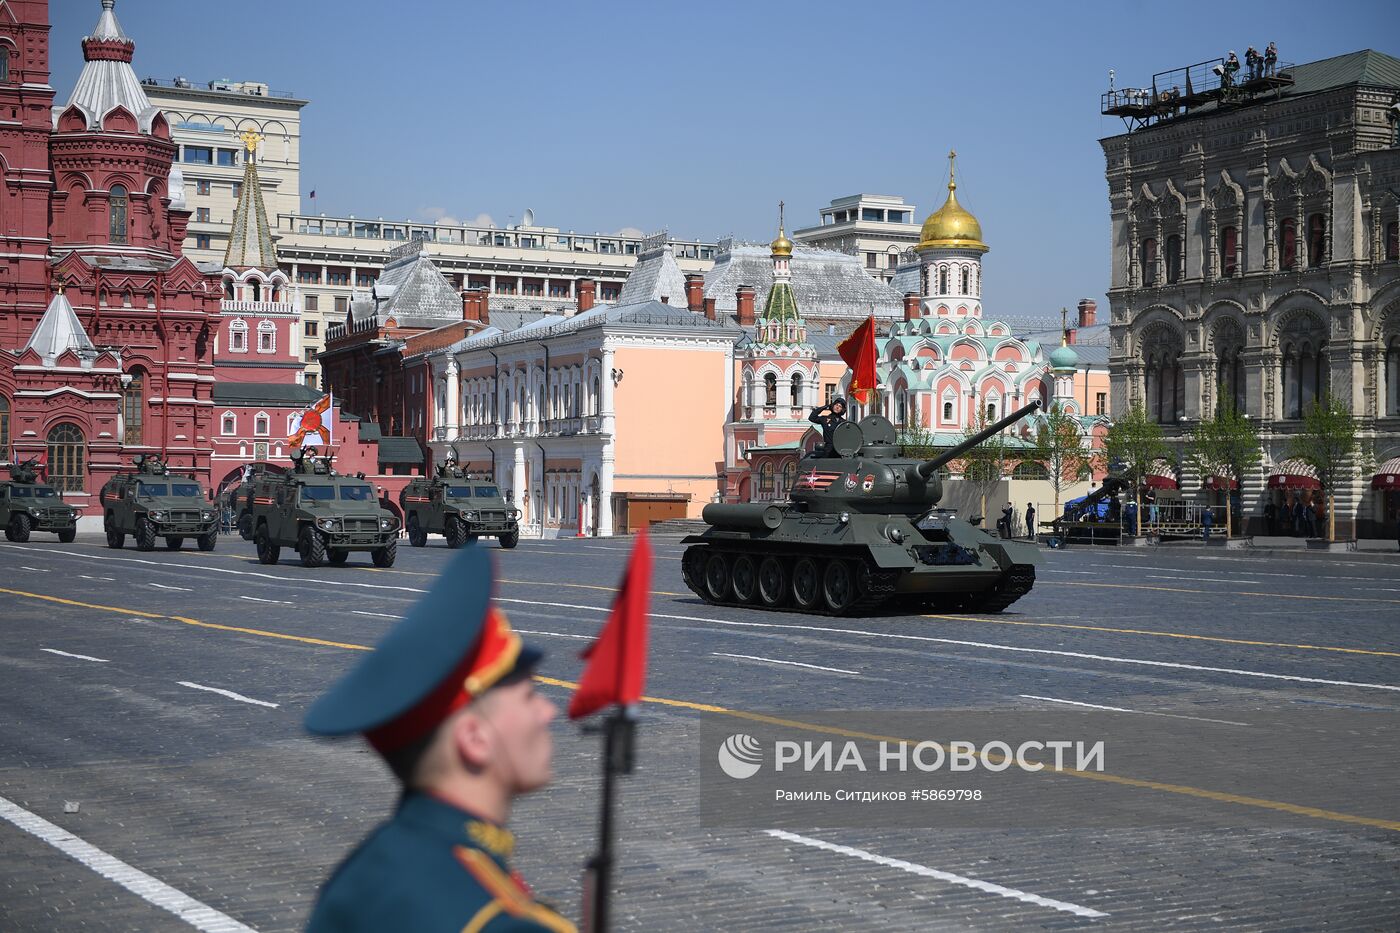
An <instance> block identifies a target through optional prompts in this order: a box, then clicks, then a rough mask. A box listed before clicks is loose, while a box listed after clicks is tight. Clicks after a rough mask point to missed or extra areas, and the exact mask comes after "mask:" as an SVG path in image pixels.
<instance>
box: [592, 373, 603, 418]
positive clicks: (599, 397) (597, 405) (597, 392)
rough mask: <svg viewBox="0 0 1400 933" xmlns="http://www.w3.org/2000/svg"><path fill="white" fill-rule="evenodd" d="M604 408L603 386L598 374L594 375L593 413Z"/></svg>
mask: <svg viewBox="0 0 1400 933" xmlns="http://www.w3.org/2000/svg"><path fill="white" fill-rule="evenodd" d="M602 410H603V388H602V383H601V382H600V381H599V379H598V377H597V376H594V377H593V414H595V415H596V414H598V413H600V412H601V411H602Z"/></svg>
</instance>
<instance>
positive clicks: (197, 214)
mask: <svg viewBox="0 0 1400 933" xmlns="http://www.w3.org/2000/svg"><path fill="white" fill-rule="evenodd" d="M194 219H195V220H197V221H199V222H200V223H202V224H207V223H209V208H207V207H197V208H195V211H194Z"/></svg>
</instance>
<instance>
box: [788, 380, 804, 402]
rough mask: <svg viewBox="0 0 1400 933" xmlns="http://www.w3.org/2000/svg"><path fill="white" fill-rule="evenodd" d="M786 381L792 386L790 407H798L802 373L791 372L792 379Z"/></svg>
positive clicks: (800, 398)
mask: <svg viewBox="0 0 1400 933" xmlns="http://www.w3.org/2000/svg"><path fill="white" fill-rule="evenodd" d="M788 381H789V384H790V385H791V386H792V407H793V408H800V407H801V406H802V374H801V373H793V374H792V379H790V380H788Z"/></svg>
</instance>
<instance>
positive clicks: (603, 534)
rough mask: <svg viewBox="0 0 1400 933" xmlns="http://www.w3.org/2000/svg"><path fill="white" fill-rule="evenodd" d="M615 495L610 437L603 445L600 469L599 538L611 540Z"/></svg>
mask: <svg viewBox="0 0 1400 933" xmlns="http://www.w3.org/2000/svg"><path fill="white" fill-rule="evenodd" d="M612 495H613V442H612V438H611V437H609V438H608V439H607V440H606V441H605V442H604V444H603V460H602V465H601V466H600V467H599V469H598V537H600V538H611V537H612V534H613V519H612Z"/></svg>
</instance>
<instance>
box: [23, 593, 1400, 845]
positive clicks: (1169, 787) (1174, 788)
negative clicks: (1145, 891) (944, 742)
mask: <svg viewBox="0 0 1400 933" xmlns="http://www.w3.org/2000/svg"><path fill="white" fill-rule="evenodd" d="M0 593H8V594H10V595H12V596H22V597H25V598H28V599H37V600H42V601H44V602H51V603H58V604H61V605H65V606H77V607H79V608H82V609H97V610H100V611H103V612H115V613H119V614H121V615H133V616H140V617H141V618H145V619H169V620H171V621H174V622H180V623H182V624H184V625H193V626H197V627H199V628H208V629H216V630H218V631H224V632H236V633H239V634H243V635H255V636H258V637H262V638H274V639H280V640H284V641H293V642H298V643H301V644H307V645H316V646H318V647H325V648H342V649H348V650H351V651H370V650H372V649H371V647H370V646H369V645H357V644H354V643H351V642H335V641H327V640H325V639H321V638H308V637H306V636H303V635H288V634H286V633H284V632H270V631H266V630H264V629H254V628H243V627H241V626H235V625H220V624H218V623H215V622H201V621H199V620H198V619H190V618H187V617H185V616H172V615H162V614H160V613H154V612H143V611H141V610H137V609H125V608H122V607H119V606H103V605H99V604H97V603H85V602H79V601H78V600H75V599H64V598H62V597H59V596H46V595H44V594H41V593H27V592H25V591H23V590H12V589H5V588H0ZM536 679H537V680H538V681H539V682H540V683H544V684H549V685H551V686H555V687H564V688H567V689H570V690H573V689H577V687H578V684H577V683H575V682H573V681H569V680H560V679H558V678H555V677H545V676H540V675H537V676H536ZM642 702H644V703H653V704H656V705H658V706H670V707H675V708H679V709H689V710H695V711H697V712H702V713H713V714H716V715H720V716H731V717H733V718H736V719H746V720H749V721H751V722H762V723H767V724H769V725H775V726H782V727H784V728H789V729H801V730H804V731H807V732H816V733H819V734H823V735H839V736H843V737H846V738H853V739H865V740H868V741H876V742H911V743H914V744H917V743H918V742H920V741H924V740H921V739H907V738H900V737H897V736H887V735H875V734H872V733H868V732H857V731H855V730H851V729H842V728H840V727H838V726H827V725H821V724H818V723H810V722H802V721H800V720H796V719H781V718H779V717H776V716H766V715H764V714H762V713H751V712H747V711H745V710H737V709H730V708H729V707H727V706H718V705H715V704H713V703H695V702H691V701H689V700H672V699H668V698H665V697H653V696H644V697H642ZM1053 773H1056V774H1064V775H1068V776H1070V777H1079V778H1087V779H1089V780H1094V781H1102V782H1104V783H1109V784H1118V785H1121V786H1124V787H1138V788H1144V789H1148V790H1157V791H1163V792H1166V793H1172V794H1181V795H1184V796H1188V797H1195V798H1199V799H1202V800H1214V801H1217V802H1221V803H1233V804H1238V805H1241V806H1248V807H1259V808H1262V809H1266V810H1274V811H1277V812H1282V813H1292V814H1295V815H1298V816H1307V817H1312V818H1315V819H1319V820H1330V821H1332V822H1337V823H1350V824H1353V825H1357V826H1369V827H1372V828H1376V829H1387V830H1391V831H1394V832H1400V821H1397V820H1383V819H1378V818H1375V817H1367V816H1357V815H1355V814H1351V813H1341V812H1338V811H1336V810H1325V809H1321V808H1319V807H1304V806H1300V805H1298V804H1291V803H1284V802H1282V801H1278V800H1267V799H1264V798H1262V797H1249V796H1246V795H1243V794H1227V793H1223V792H1221V791H1212V790H1205V789H1203V788H1199V787H1190V786H1187V785H1184V784H1168V783H1164V782H1161V781H1147V780H1143V779H1141V778H1130V777H1123V776H1121V775H1116V774H1102V773H1099V772H1094V771H1079V770H1076V769H1073V768H1063V769H1059V770H1056V771H1054V772H1053Z"/></svg>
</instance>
